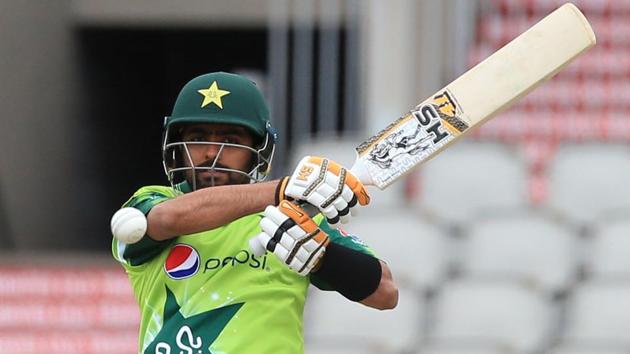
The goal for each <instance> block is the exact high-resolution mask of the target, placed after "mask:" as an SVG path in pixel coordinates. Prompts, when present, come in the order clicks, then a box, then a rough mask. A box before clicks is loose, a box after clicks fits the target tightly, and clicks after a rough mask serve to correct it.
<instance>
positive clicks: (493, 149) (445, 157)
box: [414, 142, 528, 223]
mask: <svg viewBox="0 0 630 354" xmlns="http://www.w3.org/2000/svg"><path fill="white" fill-rule="evenodd" d="M420 172H421V173H420V174H419V177H420V185H421V188H420V190H421V191H420V196H419V198H417V199H416V200H415V201H414V205H415V206H416V207H417V208H419V209H420V210H421V211H423V212H426V213H428V214H429V215H431V216H434V217H437V218H438V219H441V220H445V221H450V222H455V223H463V222H465V221H468V220H470V219H471V218H473V217H474V216H475V215H480V214H483V212H484V211H491V210H501V209H504V208H517V207H522V206H525V205H527V203H528V196H527V169H526V166H525V163H524V161H523V160H522V159H521V158H520V157H519V155H518V153H517V152H516V151H515V149H514V148H513V147H508V146H506V145H502V144H495V143H471V142H468V143H463V142H462V143H460V144H458V145H455V146H453V147H451V148H449V149H448V150H446V151H444V152H443V153H442V154H440V156H439V157H438V158H436V159H433V160H431V161H429V162H428V163H426V164H425V165H424V167H423V168H422V169H421V171H420Z"/></svg>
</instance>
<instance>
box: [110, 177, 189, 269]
mask: <svg viewBox="0 0 630 354" xmlns="http://www.w3.org/2000/svg"><path fill="white" fill-rule="evenodd" d="M176 196H177V192H175V190H173V189H171V188H168V187H162V186H149V187H143V188H140V189H139V190H138V191H137V192H136V193H134V194H133V196H132V197H131V198H130V199H129V200H128V201H127V202H126V203H125V204H123V207H133V208H136V209H138V210H140V211H141V212H142V213H144V215H147V214H148V213H149V211H151V209H152V208H153V207H154V206H156V205H157V204H159V203H162V202H164V201H166V200H168V199H172V198H174V197H176ZM171 242H172V239H171V240H164V241H155V240H153V239H152V238H150V237H149V236H147V235H144V236H143V237H142V238H141V239H140V241H138V242H136V243H134V244H130V245H128V244H125V243H123V242H120V241H118V240H117V239H116V238H113V240H112V254H113V256H114V258H115V259H116V260H117V261H118V262H120V263H122V264H123V265H126V266H132V267H133V266H138V265H142V264H144V263H146V262H148V261H150V260H151V259H153V257H155V256H157V255H158V254H160V252H162V250H164V249H165V248H167V247H168V246H169V245H170V244H171Z"/></svg>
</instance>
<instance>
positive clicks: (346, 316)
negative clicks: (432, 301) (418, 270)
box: [304, 288, 424, 353]
mask: <svg viewBox="0 0 630 354" xmlns="http://www.w3.org/2000/svg"><path fill="white" fill-rule="evenodd" d="M312 290H313V289H312ZM423 315H424V308H423V302H422V301H420V297H419V296H418V295H417V294H416V293H415V292H413V291H411V290H409V289H405V288H400V289H399V301H398V306H397V307H396V308H395V309H394V310H387V311H378V310H375V309H371V308H368V307H366V306H363V305H361V304H359V303H356V302H351V301H349V300H347V299H346V298H344V297H342V296H341V295H339V294H338V293H336V292H330V291H319V290H313V291H311V292H309V298H308V300H307V303H306V309H305V314H304V319H305V322H304V334H305V339H306V346H307V347H310V346H311V343H312V344H313V346H314V347H315V346H319V347H320V348H321V346H322V343H325V344H324V345H325V347H326V348H327V349H328V350H329V351H330V352H333V351H334V350H337V351H340V350H343V349H347V348H352V350H355V351H356V350H358V349H359V348H360V349H361V350H362V352H364V353H370V352H373V351H375V350H376V352H375V353H395V352H399V351H402V350H407V349H409V348H411V347H413V346H414V345H415V344H416V343H417V341H419V340H420V333H421V329H420V327H421V323H422V316H423ZM326 352H328V351H326Z"/></svg>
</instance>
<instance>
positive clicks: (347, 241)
mask: <svg viewBox="0 0 630 354" xmlns="http://www.w3.org/2000/svg"><path fill="white" fill-rule="evenodd" d="M318 219H319V217H317V218H315V221H318V224H319V228H320V229H321V230H322V231H324V232H325V233H327V234H328V237H329V239H330V242H334V243H336V244H338V245H341V246H344V247H347V248H350V249H353V250H355V251H359V252H362V253H365V254H367V255H370V256H372V257H374V258H378V257H377V256H376V253H375V252H374V250H372V249H371V248H370V247H369V246H368V245H367V244H365V242H363V241H362V240H361V239H360V238H359V237H358V236H356V235H353V234H350V233H348V232H346V231H345V230H343V229H342V228H341V227H339V228H338V229H333V228H332V227H331V226H330V225H329V224H328V222H327V221H326V219H325V218H323V217H322V218H321V220H318ZM310 277H311V284H313V285H314V286H316V287H317V288H318V289H320V290H333V289H332V287H331V286H329V285H328V284H327V283H326V282H325V281H323V280H321V279H319V277H317V273H313V274H311V276H310Z"/></svg>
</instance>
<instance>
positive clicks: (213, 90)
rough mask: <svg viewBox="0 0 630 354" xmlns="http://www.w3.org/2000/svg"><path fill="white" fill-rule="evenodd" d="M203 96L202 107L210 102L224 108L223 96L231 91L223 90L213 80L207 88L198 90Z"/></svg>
mask: <svg viewBox="0 0 630 354" xmlns="http://www.w3.org/2000/svg"><path fill="white" fill-rule="evenodd" d="M197 92H199V93H200V94H201V95H202V96H203V102H201V108H203V107H205V106H207V105H209V104H210V103H214V104H216V105H217V106H218V107H219V108H221V109H223V102H222V101H221V97H223V96H225V95H229V94H230V91H226V90H221V89H220V88H219V85H217V82H216V81H213V82H212V85H210V87H208V88H207V89H203V90H197Z"/></svg>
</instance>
